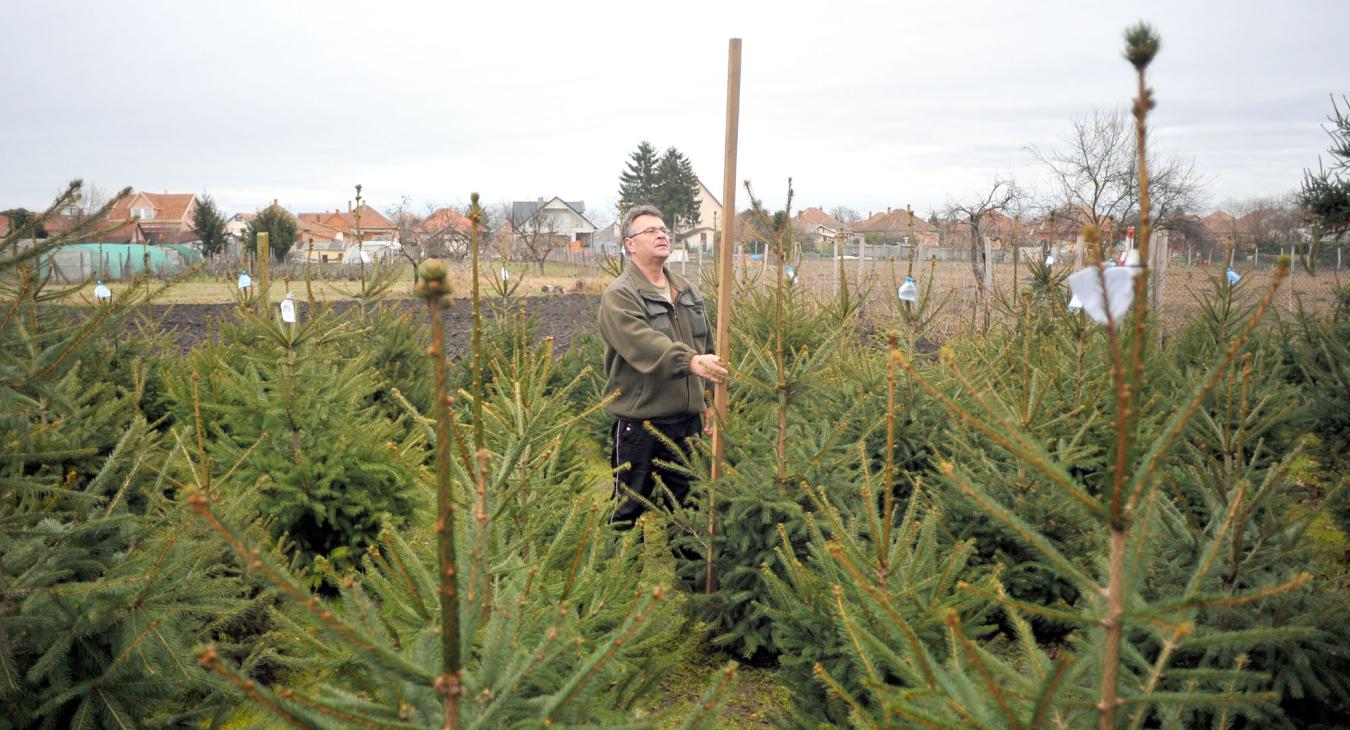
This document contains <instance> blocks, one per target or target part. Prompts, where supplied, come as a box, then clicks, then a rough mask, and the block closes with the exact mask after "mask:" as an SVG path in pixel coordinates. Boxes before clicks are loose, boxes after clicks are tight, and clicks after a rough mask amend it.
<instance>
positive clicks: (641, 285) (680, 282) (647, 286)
mask: <svg viewBox="0 0 1350 730" xmlns="http://www.w3.org/2000/svg"><path fill="white" fill-rule="evenodd" d="M661 270H662V271H664V272H665V274H666V281H669V282H670V283H671V284H672V285H674V287H675V288H676V289H679V290H680V291H682V292H686V291H689V290H690V289H691V288H692V287H690V286H689V282H688V281H686V280H685V278H684V277H682V276H680V275H679V274H676V273H675V272H673V271H671V270H670V267H669V266H666V265H664V264H662V265H661ZM624 274H625V275H626V276H628V277H629V278H630V279H632V280H633V285H634V286H636V287H637V290H638V291H639V292H641V293H643V294H647V295H650V296H652V297H654V298H657V299H665V298H666V295H665V292H662V291H661V290H660V289H657V288H656V285H655V284H653V283H652V282H651V280H650V279H648V278H647V275H646V274H644V273H642V269H639V268H638V267H637V264H635V263H633V261H632V260H631V259H630V260H629V261H628V265H627V266H625V267H624Z"/></svg>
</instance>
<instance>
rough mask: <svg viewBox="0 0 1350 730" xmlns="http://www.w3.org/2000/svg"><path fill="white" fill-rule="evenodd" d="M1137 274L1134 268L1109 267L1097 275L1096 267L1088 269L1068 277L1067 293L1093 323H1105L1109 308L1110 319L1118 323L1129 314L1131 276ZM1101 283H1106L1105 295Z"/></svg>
mask: <svg viewBox="0 0 1350 730" xmlns="http://www.w3.org/2000/svg"><path fill="white" fill-rule="evenodd" d="M1138 275H1139V267H1137V266H1110V267H1105V268H1102V269H1101V270H1100V273H1098V269H1097V267H1095V266H1089V267H1087V268H1085V269H1080V270H1078V271H1075V272H1074V273H1072V274H1070V275H1069V290H1070V291H1072V292H1073V297H1074V299H1077V300H1078V301H1079V302H1080V303H1081V304H1082V305H1083V311H1084V312H1087V315H1088V316H1089V317H1091V318H1092V320H1093V321H1094V322H1096V323H1098V324H1106V322H1107V317H1106V313H1107V311H1108V307H1109V311H1110V312H1111V319H1113V320H1115V321H1117V322H1119V321H1120V319H1121V317H1124V316H1125V313H1126V312H1128V311H1130V304H1131V303H1132V302H1133V301H1134V277H1136V276H1138ZM1103 280H1105V281H1106V291H1105V292H1103V291H1102V281H1103ZM1069 306H1070V307H1072V306H1073V303H1072V302H1070V305H1069Z"/></svg>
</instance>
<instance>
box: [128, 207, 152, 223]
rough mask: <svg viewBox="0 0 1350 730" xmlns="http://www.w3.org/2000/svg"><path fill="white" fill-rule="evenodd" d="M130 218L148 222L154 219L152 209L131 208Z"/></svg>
mask: <svg viewBox="0 0 1350 730" xmlns="http://www.w3.org/2000/svg"><path fill="white" fill-rule="evenodd" d="M131 217H132V218H136V219H138V220H143V221H148V220H150V219H152V218H154V217H155V209H154V208H132V209H131Z"/></svg>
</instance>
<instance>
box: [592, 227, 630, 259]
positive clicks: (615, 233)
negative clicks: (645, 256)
mask: <svg viewBox="0 0 1350 730" xmlns="http://www.w3.org/2000/svg"><path fill="white" fill-rule="evenodd" d="M622 225H623V223H622V221H614V222H613V223H611V224H609V225H607V226H605V227H604V228H600V229H598V230H597V231H596V232H595V233H593V234H591V248H594V249H595V250H596V251H600V252H603V253H607V254H610V255H611V256H617V255H618V254H619V251H620V248H621V246H622V245H623V243H622V241H621V239H622V238H623V235H622V232H621V231H620V230H619V228H620V227H621V226H622Z"/></svg>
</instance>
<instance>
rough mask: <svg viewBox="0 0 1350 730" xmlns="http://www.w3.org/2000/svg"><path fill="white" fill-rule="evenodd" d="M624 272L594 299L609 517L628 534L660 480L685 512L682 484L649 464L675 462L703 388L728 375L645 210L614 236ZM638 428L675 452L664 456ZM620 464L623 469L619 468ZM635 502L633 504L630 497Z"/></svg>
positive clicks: (700, 309) (665, 232) (659, 228)
mask: <svg viewBox="0 0 1350 730" xmlns="http://www.w3.org/2000/svg"><path fill="white" fill-rule="evenodd" d="M621 234H622V235H623V241H622V244H623V248H624V253H625V254H626V256H627V259H628V264H627V266H626V267H625V268H624V271H623V273H622V274H620V275H619V277H618V278H617V279H615V280H614V281H613V283H611V284H610V285H609V288H607V289H606V290H605V293H604V296H602V297H601V298H600V316H599V320H600V335H601V337H603V338H604V340H605V373H606V376H607V380H606V382H605V394H606V395H609V394H612V393H614V392H616V391H617V392H618V396H617V397H615V398H614V399H613V400H611V401H610V402H609V405H608V406H607V410H608V411H609V413H610V415H612V416H614V419H615V421H614V431H613V433H614V448H613V450H612V451H611V463H612V464H613V465H614V466H615V467H616V468H617V469H618V472H617V474H616V478H615V485H614V488H615V496H616V497H617V498H618V499H619V506H618V509H617V510H616V511H615V513H614V517H613V519H612V522H613V524H614V525H615V526H616V527H618V528H620V529H627V528H629V527H631V526H632V524H633V522H634V521H635V520H636V519H637V518H638V516H640V515H641V514H642V512H643V511H644V510H645V509H646V505H645V504H644V503H643V501H642V500H643V499H645V500H647V501H650V502H653V503H660V502H661V501H662V500H663V497H664V495H663V493H662V492H661V491H660V490H658V489H657V488H656V485H655V480H654V479H653V476H654V475H658V474H659V476H660V479H661V482H662V483H663V484H664V485H665V487H666V489H668V490H670V493H671V495H672V496H673V497H674V498H675V500H676V501H677V502H678V503H680V504H684V501H685V499H686V498H687V497H688V495H689V478H688V476H686V475H684V474H681V473H679V472H677V471H672V470H670V469H665V468H662V467H660V466H656V465H654V464H653V463H652V462H653V461H654V460H658V461H665V462H669V463H676V464H678V463H679V462H680V461H682V460H683V458H684V457H685V456H687V455H688V453H689V449H690V447H691V444H690V440H691V439H693V438H696V437H697V436H698V434H699V432H700V431H701V430H702V426H703V419H702V414H703V412H704V410H705V409H706V408H707V406H706V405H705V402H704V399H703V391H704V388H705V387H707V383H709V382H712V383H720V382H722V379H723V378H725V377H726V375H727V370H726V368H725V367H723V366H722V362H721V361H720V360H719V359H718V358H717V356H716V355H713V354H710V353H711V351H712V345H713V343H712V334H711V333H710V332H709V331H708V319H707V317H706V316H705V315H704V306H703V298H702V297H701V296H699V294H698V292H697V291H696V290H695V289H694V287H693V286H692V285H691V284H690V283H689V282H688V281H686V280H685V279H683V278H682V277H680V276H678V275H676V274H674V273H673V272H671V271H670V270H669V269H668V268H666V265H665V263H666V258H667V257H669V256H670V249H671V243H670V230H669V229H668V228H666V224H665V222H664V221H663V220H662V216H661V211H660V210H657V209H656V208H655V207H654V206H650V205H639V206H635V207H633V208H632V209H630V210H629V211H628V213H627V214H626V215H624V218H623V226H622V228H621ZM647 424H650V425H651V427H652V428H654V429H656V430H657V431H659V432H660V433H661V434H663V435H664V436H665V437H666V438H667V439H669V441H670V442H671V443H674V444H676V445H677V446H678V447H680V449H681V450H682V451H683V452H684V453H683V454H681V453H677V452H675V451H673V450H672V449H671V448H670V447H669V446H668V445H667V444H666V443H665V442H664V441H663V440H662V439H660V438H658V437H657V436H656V435H655V434H653V433H651V432H650V431H649V430H648V429H647ZM624 464H627V465H628V466H627V467H626V468H619V467H622V466H623V465H624ZM639 497H640V498H639Z"/></svg>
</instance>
